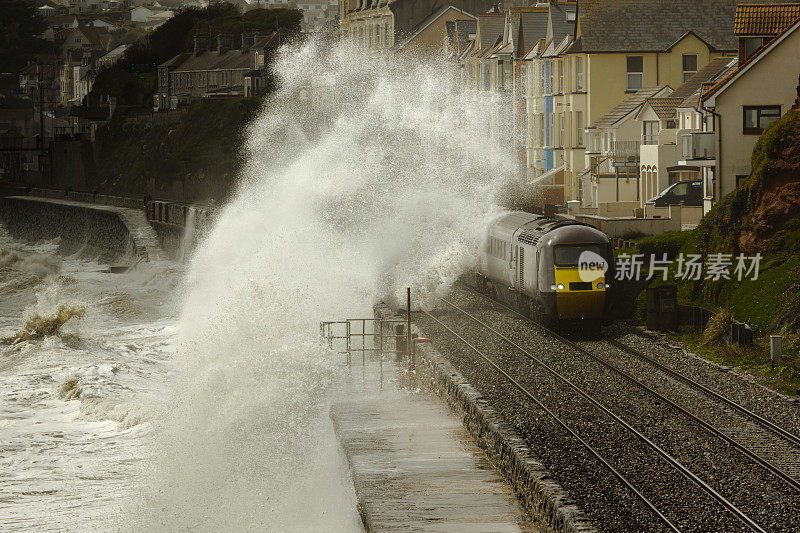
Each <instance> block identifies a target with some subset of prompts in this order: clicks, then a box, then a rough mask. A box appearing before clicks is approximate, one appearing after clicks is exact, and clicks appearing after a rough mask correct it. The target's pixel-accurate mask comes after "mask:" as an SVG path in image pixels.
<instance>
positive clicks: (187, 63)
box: [159, 32, 278, 72]
mask: <svg viewBox="0 0 800 533" xmlns="http://www.w3.org/2000/svg"><path fill="white" fill-rule="evenodd" d="M277 35H278V34H277V32H272V34H271V35H269V36H267V37H265V38H263V39H261V40H260V41H258V42H257V43H255V44H254V45H253V46H252V47H250V51H254V50H255V49H258V48H266V47H267V46H269V45H270V44H272V43H273V41H274V40H275V39H276V38H277ZM159 66H161V67H173V71H174V72H188V71H195V70H220V69H233V70H245V69H246V70H250V69H252V67H253V55H252V53H247V52H245V53H242V51H241V50H228V51H227V52H225V53H224V54H220V53H219V52H218V51H217V50H207V51H205V52H203V53H202V54H200V55H194V54H193V53H191V52H184V53H182V54H178V55H176V56H175V57H173V58H172V59H169V60H167V61H165V62H164V63H161V65H159Z"/></svg>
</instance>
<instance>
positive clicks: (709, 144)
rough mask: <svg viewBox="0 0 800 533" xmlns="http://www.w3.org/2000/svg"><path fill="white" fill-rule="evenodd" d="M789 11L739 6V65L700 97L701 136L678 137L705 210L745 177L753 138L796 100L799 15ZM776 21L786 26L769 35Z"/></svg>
mask: <svg viewBox="0 0 800 533" xmlns="http://www.w3.org/2000/svg"><path fill="white" fill-rule="evenodd" d="M792 7H793V6H759V8H760V9H758V8H756V7H754V6H743V9H742V13H737V19H738V18H739V17H738V15H741V18H742V19H745V20H744V21H743V22H742V26H746V27H745V28H743V29H742V30H741V36H740V39H741V41H742V44H743V46H742V47H740V58H739V59H740V63H739V66H738V68H736V69H735V70H733V71H732V72H730V73H729V74H728V75H727V76H725V77H723V78H722V79H721V80H720V81H719V82H717V83H716V84H715V85H714V86H713V87H711V88H709V89H708V90H706V91H705V92H704V93H703V95H702V106H703V109H704V110H705V111H706V112H707V120H705V121H704V122H705V124H704V132H698V133H691V134H688V135H684V136H683V163H684V164H686V165H698V164H700V165H702V166H703V167H704V168H703V170H704V176H705V177H706V179H705V180H704V197H705V198H704V202H705V205H704V208H705V210H706V211H708V210H709V209H710V208H711V206H712V205H713V203H714V202H715V201H717V200H719V199H721V198H723V197H724V196H726V195H728V194H729V193H730V192H731V191H733V190H734V189H735V188H736V187H738V186H739V185H740V184H741V183H742V181H744V180H745V179H746V178H747V177H748V176H749V175H750V172H751V170H752V169H751V167H750V157H751V154H752V151H753V147H754V146H755V144H756V141H758V138H759V136H760V135H761V133H762V132H763V131H764V129H766V127H767V126H769V125H770V124H771V123H773V122H775V121H777V120H778V119H780V117H781V116H783V114H784V113H786V111H788V110H789V109H790V108H791V106H792V103H793V102H794V100H795V98H796V97H797V92H796V90H797V86H798V74H800V54H798V50H800V31H798V28H799V27H800V19H799V18H798V16H800V11H798V10H797V8H796V7H795V8H794V9H793V8H792ZM765 10H767V11H771V14H772V15H773V17H772V19H771V20H770V19H769V18H766V17H764V16H763V15H762V16H758V12H759V11H760V12H761V13H763V12H764V11H765ZM754 12H755V13H754ZM748 18H750V22H749V24H748V20H747V19H748ZM765 20H767V21H768V22H771V24H770V25H769V27H761V26H763V25H764V21H765ZM776 20H777V21H778V22H781V21H782V22H783V24H784V25H785V26H786V27H785V29H783V31H781V32H780V33H779V34H778V35H777V36H770V35H769V34H768V32H770V31H772V32H774V31H775V25H776ZM790 21H793V22H790ZM738 23H739V20H737V25H738ZM753 35H756V36H757V38H758V39H759V40H760V41H761V43H760V47H757V48H756V51H752V49H749V50H748V47H747V45H746V43H747V40H748V39H751V38H753V37H752V36H753ZM762 36H763V39H762ZM748 52H749V54H748Z"/></svg>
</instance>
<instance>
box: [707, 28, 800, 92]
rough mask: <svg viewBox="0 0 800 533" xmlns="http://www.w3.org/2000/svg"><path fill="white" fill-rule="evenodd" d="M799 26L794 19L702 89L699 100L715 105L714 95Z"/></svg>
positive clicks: (725, 87)
mask: <svg viewBox="0 0 800 533" xmlns="http://www.w3.org/2000/svg"><path fill="white" fill-rule="evenodd" d="M798 27H800V20H797V21H795V23H794V24H792V25H791V26H789V27H788V28H786V29H784V30H783V31H782V32H781V33H779V34H778V35H777V36H776V37H775V38H774V39H772V40H771V41H770V42H769V44H767V45H766V46H762V47H761V49H759V50H758V51H757V52H756V53H755V54H753V55H752V56H750V57H749V58H747V60H746V61H745V62H744V63H741V64H740V65H738V66H737V68H735V69H731V70H730V72H728V73H727V74H726V75H725V76H723V77H722V78H721V79H720V80H719V81H717V82H716V83H715V84H714V85H712V86H711V87H710V88H708V89H706V90H705V91H703V94H702V96H701V100H702V101H703V102H706V101H707V100H709V99H711V104H710V105H711V107H713V106H714V105H715V103H716V102H715V96H716V95H717V94H718V93H720V92H722V91H724V90H725V89H727V88H728V87H729V86H730V85H731V84H732V83H733V82H734V81H735V80H736V79H737V78H739V77H740V76H741V75H742V74H744V73H745V72H747V71H748V70H749V69H750V67H751V66H753V65H754V64H755V63H757V62H758V61H759V60H760V59H761V58H762V57H764V56H765V55H767V54H768V53H769V52H771V51H772V50H773V49H775V47H777V46H779V45H780V44H781V43H782V42H783V40H784V39H786V37H788V36H789V35H791V34H792V33H794V32H795V30H797V28H798Z"/></svg>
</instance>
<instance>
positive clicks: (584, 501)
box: [415, 288, 800, 531]
mask: <svg viewBox="0 0 800 533" xmlns="http://www.w3.org/2000/svg"><path fill="white" fill-rule="evenodd" d="M450 300H451V301H452V302H453V303H455V304H456V305H458V306H460V307H462V308H464V309H465V310H467V311H468V312H469V313H471V314H473V316H475V317H476V318H478V319H480V320H482V321H485V322H487V323H489V324H490V325H491V326H492V327H493V328H494V329H496V330H497V331H499V332H500V333H501V334H503V335H505V336H507V337H509V338H511V339H513V340H514V342H516V343H517V344H518V345H520V346H521V347H522V348H524V349H525V350H528V351H529V352H531V353H533V354H534V355H535V356H536V357H538V358H540V359H541V360H542V361H543V362H544V363H546V364H548V365H551V366H552V367H553V368H554V369H555V370H557V371H558V372H560V373H562V374H564V375H565V376H567V377H568V378H569V379H570V380H572V381H573V382H574V383H575V384H576V385H578V386H580V387H582V388H585V389H586V390H587V392H589V393H590V394H591V395H592V396H594V397H596V398H598V399H600V401H601V403H602V404H603V405H605V406H606V407H607V408H609V409H610V410H612V411H613V412H615V413H616V414H618V415H619V416H621V417H622V418H624V419H625V420H626V421H627V422H628V423H630V424H631V425H632V426H634V427H635V428H636V429H637V430H639V431H640V432H642V433H643V434H645V435H646V436H647V437H648V438H649V439H651V440H652V441H653V442H655V443H656V444H658V445H659V446H661V447H662V448H663V449H664V450H666V451H667V452H668V453H669V454H670V455H672V456H673V457H675V458H676V459H677V460H678V461H680V462H681V463H683V464H684V465H686V466H687V467H688V468H689V469H690V470H692V472H694V473H695V474H697V475H698V476H699V477H700V478H701V479H703V480H704V481H705V482H706V483H708V484H709V485H710V486H711V487H713V488H714V489H715V490H717V491H718V492H720V493H721V494H723V495H724V496H725V497H726V498H728V499H729V500H730V501H731V502H732V503H733V504H734V505H736V506H737V507H739V508H740V509H741V510H742V511H743V512H745V513H746V514H747V515H748V516H749V517H750V518H752V519H753V520H754V521H755V522H757V523H758V524H759V525H760V526H762V527H764V528H765V529H767V530H773V531H790V530H794V529H796V527H797V524H798V519H797V517H798V516H800V499H799V498H798V494H797V491H795V490H794V489H793V488H791V487H789V486H788V485H786V484H785V483H784V482H783V481H781V480H780V479H778V478H777V477H775V476H773V475H772V474H770V473H769V472H767V471H766V470H764V469H763V468H761V467H760V466H758V465H756V464H755V463H753V462H752V461H751V460H750V459H748V458H746V457H745V456H744V455H742V454H741V453H740V452H738V451H737V450H736V449H735V448H733V447H732V446H730V445H729V444H727V443H726V442H724V441H723V440H722V439H720V438H718V437H715V436H713V435H711V434H710V433H708V432H707V431H706V430H704V429H703V428H702V427H701V426H700V425H699V424H697V423H696V422H693V421H691V420H689V419H688V418H686V417H685V416H683V415H681V414H680V413H678V412H676V411H674V410H673V409H671V408H669V407H668V406H666V405H662V402H660V401H658V400H657V398H655V397H653V396H652V395H650V394H648V393H646V392H645V391H643V390H642V389H639V388H638V387H635V386H633V385H632V384H630V383H629V382H627V381H626V380H624V379H622V378H621V377H620V376H619V375H617V374H615V373H614V372H612V371H611V370H609V369H606V368H605V367H603V366H601V365H600V364H599V363H597V362H595V361H593V360H592V359H591V358H589V357H588V356H586V355H585V354H581V353H580V352H577V351H576V350H575V349H574V348H571V347H569V346H568V345H565V344H564V343H563V342H561V341H559V340H558V339H554V338H552V337H550V336H548V335H547V334H545V333H544V332H542V331H541V330H539V329H538V328H537V327H535V326H534V325H532V324H530V323H529V322H527V321H526V320H524V319H523V318H521V317H519V316H517V315H515V314H513V313H511V312H510V311H508V310H507V309H504V308H502V307H501V306H499V305H498V304H496V303H493V302H489V301H487V300H485V299H484V298H482V297H480V296H479V295H477V294H474V293H472V292H470V291H467V290H465V289H463V288H456V289H455V290H454V291H453V293H452V295H451V297H450ZM433 315H434V316H435V317H436V318H438V319H439V320H442V321H443V322H444V323H445V324H446V325H447V326H449V327H451V328H453V329H454V330H456V331H457V332H458V333H460V334H461V335H464V336H465V337H467V338H468V340H469V341H470V342H471V343H472V344H473V345H474V346H475V347H476V348H478V349H480V350H481V351H483V352H484V353H486V354H487V355H488V356H489V357H490V358H492V359H493V360H494V362H495V363H497V364H498V365H499V366H501V367H502V368H503V369H504V370H505V371H507V372H509V373H510V374H512V376H514V377H515V379H517V380H518V381H519V382H520V383H521V384H522V385H523V386H525V387H526V388H528V389H529V390H530V391H531V392H533V393H534V395H535V396H536V397H537V398H538V399H539V400H541V401H542V402H543V403H544V404H545V405H547V406H548V408H550V409H551V410H553V411H555V412H556V414H557V415H558V416H560V417H562V418H563V419H564V420H565V421H566V422H567V423H568V424H569V425H570V426H571V427H572V428H573V429H574V430H576V431H577V432H578V433H579V434H580V435H581V436H583V437H584V438H585V439H586V440H587V441H589V442H590V443H591V445H592V446H595V447H596V448H597V449H598V451H600V453H601V454H602V455H603V456H604V457H605V458H606V459H607V460H609V462H611V463H612V464H613V465H614V466H615V467H616V468H617V469H618V470H619V471H620V472H621V473H622V474H623V475H625V476H626V477H627V478H628V479H629V480H630V481H631V483H633V484H634V486H636V487H637V488H639V489H640V490H641V491H642V492H643V493H644V494H645V496H646V497H647V498H649V499H650V500H651V501H652V502H653V503H654V504H655V505H656V506H657V507H658V508H659V509H661V510H662V511H663V512H665V514H667V516H668V518H669V519H671V520H673V521H674V522H675V523H676V524H677V525H678V526H679V527H681V528H682V529H689V530H692V529H694V530H705V531H711V530H715V531H719V530H725V531H739V530H741V531H745V530H747V528H746V527H745V526H744V524H742V522H740V521H739V520H738V519H737V518H735V517H734V516H733V515H732V514H730V513H729V512H728V511H726V510H725V509H724V508H723V507H722V505H721V504H719V503H718V502H717V501H716V500H714V499H713V498H711V497H710V496H709V495H707V494H706V492H704V491H703V490H701V489H700V488H699V487H698V486H697V485H696V484H694V483H692V482H691V481H689V480H687V479H686V478H685V477H683V476H682V475H681V474H680V473H678V472H677V470H675V469H674V468H672V467H671V466H670V465H668V464H667V462H666V461H665V460H664V459H663V458H661V457H659V456H658V455H657V454H656V453H655V452H653V451H651V450H650V449H649V448H648V447H647V446H646V445H645V444H644V443H643V442H642V441H641V440H639V439H638V438H637V437H635V436H634V435H633V434H632V433H630V432H628V431H627V430H625V429H624V428H622V427H621V426H620V425H619V424H617V423H615V422H613V421H612V420H611V419H610V418H609V417H608V416H607V415H605V414H603V413H602V412H601V411H599V410H598V409H597V408H596V407H595V406H593V405H591V403H589V402H588V401H587V400H585V399H583V398H581V397H580V396H579V395H578V394H577V393H576V392H575V391H573V390H571V389H570V388H569V387H568V386H567V385H565V384H563V383H561V382H559V381H557V380H556V378H554V377H553V376H552V375H551V374H549V373H548V372H547V371H546V370H544V369H543V368H542V367H541V366H540V365H537V364H535V363H534V362H532V361H531V360H530V359H528V358H527V357H525V356H524V355H523V354H521V353H520V352H519V351H518V350H517V349H516V348H514V347H512V346H510V345H509V344H508V343H507V342H505V341H503V340H502V339H500V338H499V337H497V336H496V335H495V334H493V333H491V332H490V331H488V330H486V329H485V328H483V327H482V326H480V325H479V324H477V323H475V322H474V321H472V320H471V319H469V318H468V317H466V316H464V315H463V314H461V313H459V312H457V311H455V310H454V309H452V308H449V307H448V306H446V305H445V304H441V305H440V307H439V308H438V309H437V310H435V311H434V312H433ZM415 322H417V323H418V324H419V325H420V326H421V327H422V330H423V331H424V332H425V334H426V335H428V336H430V337H431V338H432V340H433V342H434V344H435V346H436V348H437V349H438V350H439V351H440V352H441V353H442V354H444V355H445V356H446V357H448V358H449V359H450V360H451V362H452V363H453V365H454V366H455V367H456V369H457V370H459V371H460V372H461V373H462V374H463V375H464V376H465V377H466V378H467V379H468V380H469V381H470V382H471V383H472V384H473V386H475V387H476V389H477V390H478V391H479V392H481V393H482V394H483V395H484V396H485V397H486V398H487V400H488V401H489V402H490V403H491V405H492V406H493V407H494V408H495V409H496V410H497V412H498V413H499V414H500V415H501V416H503V417H504V418H505V419H506V420H507V421H508V423H509V424H511V425H512V427H514V429H515V430H516V431H517V432H518V433H519V434H520V435H522V436H523V438H524V439H525V441H526V442H527V443H528V445H529V446H530V447H531V450H532V453H533V454H535V455H536V456H538V457H539V458H540V459H541V460H542V462H543V463H544V464H545V465H546V466H547V467H548V468H549V469H550V470H551V471H552V473H553V476H554V477H555V478H556V480H557V481H559V482H560V483H562V484H563V486H564V487H565V489H566V490H567V491H568V492H570V494H571V495H572V496H573V497H574V499H575V501H576V503H577V504H578V505H580V506H581V507H582V508H583V509H584V510H585V511H586V513H587V514H588V515H589V517H590V519H592V521H593V522H595V523H596V524H597V525H598V527H600V528H601V529H605V530H620V531H630V530H654V529H656V530H657V529H661V528H663V524H662V523H661V522H659V521H657V519H656V518H655V517H654V516H653V515H652V513H651V511H650V510H649V509H647V508H646V507H645V506H644V505H643V504H642V503H641V502H640V501H639V500H638V499H636V497H635V496H634V495H633V494H631V493H630V492H629V491H628V490H627V489H626V488H625V487H624V486H623V485H622V484H621V483H620V482H619V481H618V480H617V479H616V478H614V477H613V475H612V474H611V473H610V472H609V471H608V469H606V468H605V467H603V465H601V464H600V463H599V461H597V460H596V459H595V458H594V457H592V456H591V455H590V454H589V453H588V451H586V449H585V448H584V447H583V446H581V445H580V443H578V442H577V441H576V440H575V439H574V438H572V437H571V436H569V434H568V433H567V432H566V431H564V430H563V429H562V428H561V427H560V426H558V425H557V423H556V422H555V421H554V420H553V419H552V418H551V417H550V416H549V415H547V414H546V413H545V412H544V411H543V410H541V409H540V408H538V407H537V406H536V404H534V403H533V402H531V401H530V400H529V399H527V398H526V397H525V396H524V395H522V394H521V393H519V392H518V391H517V390H516V389H514V388H513V387H512V386H510V384H509V383H508V381H507V380H505V378H503V377H502V376H500V375H499V374H498V373H497V372H496V371H495V370H494V369H492V368H491V366H490V365H488V364H487V363H486V362H484V361H483V360H482V359H480V358H479V357H478V356H477V355H476V354H475V352H474V351H472V350H471V349H469V348H468V347H466V346H465V345H464V343H463V342H461V341H459V340H458V339H457V338H455V337H453V335H452V334H450V333H449V332H447V331H446V330H445V329H444V328H442V327H441V325H439V324H437V323H436V321H435V320H432V319H431V318H429V317H426V316H425V315H424V314H422V313H416V314H415ZM628 336H630V337H634V339H633V341H638V342H640V343H641V342H642V338H641V337H640V336H637V335H631V334H628V335H619V334H617V337H618V338H619V340H621V341H623V342H626V343H630V344H631V345H632V347H634V348H637V349H641V347H640V346H638V345H633V342H632V341H631V339H629V338H628ZM646 340H647V339H645V341H646ZM644 344H646V342H644ZM601 345H602V346H605V347H606V349H605V352H601V350H603V348H602V346H601ZM585 347H586V348H587V349H589V350H590V351H592V352H594V353H597V355H599V356H601V357H603V358H604V359H608V360H609V361H610V362H613V363H614V364H617V365H619V366H620V367H624V369H625V370H626V371H628V372H630V373H632V374H634V375H635V376H636V377H637V379H641V380H642V381H645V380H649V382H648V383H647V384H648V385H649V386H653V387H654V388H657V390H658V391H659V392H660V393H662V394H664V396H666V397H668V398H670V399H671V400H673V401H675V402H676V403H679V404H680V405H681V406H682V407H684V408H686V409H687V410H689V411H691V412H693V413H695V412H696V411H697V412H696V414H698V415H700V414H701V413H703V416H702V417H703V418H704V419H705V420H706V421H707V422H709V423H713V420H714V417H715V416H718V413H717V414H715V411H714V409H716V407H713V408H712V407H709V406H708V405H707V402H708V401H710V400H709V399H708V398H706V397H705V396H703V395H700V394H699V393H695V394H684V393H683V391H680V394H679V398H675V397H671V396H669V394H671V393H673V392H675V391H674V390H671V389H670V387H671V385H670V383H669V382H668V381H669V380H665V379H664V378H662V377H659V376H658V375H657V372H656V370H655V369H652V368H650V369H647V371H648V372H647V373H646V374H642V368H641V365H644V363H639V367H638V368H637V367H636V364H635V363H634V362H630V361H628V362H625V361H622V359H623V357H622V355H624V354H623V353H622V352H621V351H620V350H619V349H614V348H612V347H610V346H609V345H607V344H605V343H599V344H597V343H589V344H587V345H586V346H585ZM651 350H656V351H658V347H656V348H651ZM576 352H577V353H576ZM679 353H680V352H679ZM621 354H622V355H621ZM649 355H652V356H654V357H655V356H656V355H655V354H653V353H650V354H649ZM671 355H672V357H675V358H678V356H677V354H671ZM683 357H684V358H687V359H692V361H691V363H690V364H692V365H697V364H701V363H700V362H698V361H696V360H694V359H693V358H690V357H687V356H686V355H685V354H684V355H683ZM660 360H661V362H664V363H666V362H667V361H665V360H663V359H660ZM675 370H677V371H681V370H680V369H679V368H675ZM706 373H709V374H711V375H712V376H713V377H714V378H715V379H725V378H727V379H728V380H731V381H740V382H743V383H738V384H736V386H735V387H737V388H738V389H737V390H740V391H742V392H741V394H742V395H743V396H745V397H748V395H749V397H751V398H752V397H753V396H754V392H753V391H754V387H755V395H757V396H759V397H761V398H763V396H764V394H765V392H764V391H763V390H760V389H758V388H757V387H758V386H757V385H755V384H753V383H748V382H746V381H744V380H741V379H740V378H739V377H738V376H736V375H734V374H731V373H729V372H724V371H719V370H718V371H716V372H715V371H714V369H710V370H709V369H706ZM692 377H693V378H694V379H700V378H701V377H702V374H700V373H697V372H695V374H693V375H692ZM712 383H713V385H715V386H714V387H713V388H714V389H715V390H717V391H718V392H720V393H722V392H723V391H724V390H726V389H724V388H723V389H722V390H719V388H717V387H718V386H719V385H720V383H719V382H712ZM704 384H705V385H707V386H709V387H711V386H712V385H711V384H708V383H704ZM659 387H660V388H659ZM672 388H673V389H674V384H673V385H672ZM745 391H746V392H745ZM767 393H768V391H767ZM727 396H728V397H731V395H727ZM731 399H733V400H735V401H739V398H738V396H734V397H731ZM771 399H772V400H773V401H775V400H776V399H777V400H778V405H779V406H780V405H781V404H782V405H783V406H784V409H785V408H786V407H790V408H791V409H794V405H793V404H791V402H786V401H785V400H783V399H780V398H779V397H777V396H775V395H772V398H771ZM678 400H680V401H678ZM703 402H705V403H703ZM743 403H744V402H743ZM745 406H746V407H748V408H750V406H749V405H745ZM760 407H761V410H756V409H753V410H754V411H757V412H758V413H759V414H762V415H763V416H765V417H767V418H770V417H769V414H768V413H769V412H770V411H771V410H773V409H774V410H781V408H780V407H772V408H766V409H765V408H764V406H760ZM792 420H793V417H792V416H791V415H784V417H783V418H781V419H780V422H781V425H782V426H783V427H786V429H787V430H792V429H793V424H792V423H791V422H792Z"/></svg>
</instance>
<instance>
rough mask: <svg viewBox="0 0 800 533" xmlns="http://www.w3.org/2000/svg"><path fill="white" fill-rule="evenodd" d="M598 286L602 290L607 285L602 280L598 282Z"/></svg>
mask: <svg viewBox="0 0 800 533" xmlns="http://www.w3.org/2000/svg"><path fill="white" fill-rule="evenodd" d="M597 288H598V290H601V291H602V290H603V289H604V288H605V285H603V282H602V281H601V282H600V283H598V284H597Z"/></svg>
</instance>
